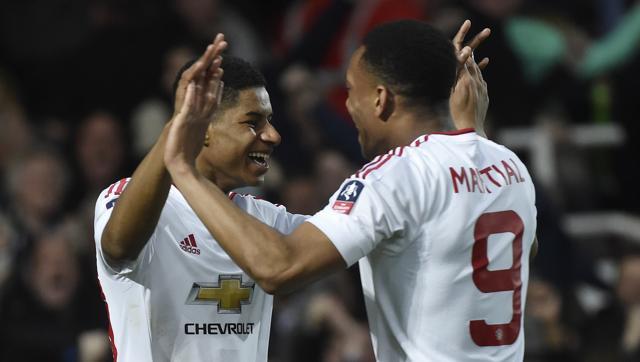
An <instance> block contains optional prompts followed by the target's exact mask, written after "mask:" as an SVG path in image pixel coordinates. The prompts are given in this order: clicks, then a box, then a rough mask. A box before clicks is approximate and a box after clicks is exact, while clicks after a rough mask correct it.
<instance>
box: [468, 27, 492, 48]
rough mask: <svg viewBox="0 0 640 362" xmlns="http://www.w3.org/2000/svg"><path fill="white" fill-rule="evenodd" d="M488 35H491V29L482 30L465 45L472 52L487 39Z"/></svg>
mask: <svg viewBox="0 0 640 362" xmlns="http://www.w3.org/2000/svg"><path fill="white" fill-rule="evenodd" d="M489 35H491V29H489V28H484V29H483V30H482V31H481V32H479V33H478V34H476V36H474V37H473V39H471V41H470V42H469V43H468V44H467V45H468V46H470V47H471V51H474V50H476V49H477V48H478V46H480V44H482V42H483V41H485V40H486V39H487V38H488V37H489Z"/></svg>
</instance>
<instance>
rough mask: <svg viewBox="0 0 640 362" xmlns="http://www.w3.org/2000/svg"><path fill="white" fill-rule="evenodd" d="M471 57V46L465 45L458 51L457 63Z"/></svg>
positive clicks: (464, 61) (461, 62)
mask: <svg viewBox="0 0 640 362" xmlns="http://www.w3.org/2000/svg"><path fill="white" fill-rule="evenodd" d="M469 57H471V48H470V47H468V46H465V47H464V48H462V50H460V51H459V52H458V64H465V63H466V62H467V61H468V60H469V59H470V58H469Z"/></svg>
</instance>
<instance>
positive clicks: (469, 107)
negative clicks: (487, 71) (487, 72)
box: [449, 20, 491, 136]
mask: <svg viewBox="0 0 640 362" xmlns="http://www.w3.org/2000/svg"><path fill="white" fill-rule="evenodd" d="M470 28H471V21H469V20H465V21H464V23H462V25H461V26H460V29H459V30H458V33H457V34H456V35H455V37H454V38H453V40H452V42H453V45H454V48H455V50H456V56H457V59H458V69H457V76H456V84H455V85H454V88H453V89H452V92H451V97H450V98H449V107H450V109H451V116H452V118H453V123H454V125H455V126H456V128H457V129H462V128H475V129H476V131H477V132H478V134H481V135H483V136H484V119H485V116H486V114H487V109H488V107H489V97H488V93H487V83H486V82H485V81H484V79H483V78H482V70H483V69H484V68H486V66H487V65H488V64H489V58H484V59H482V61H480V63H477V64H476V62H475V59H474V57H473V51H474V50H475V49H477V48H478V46H480V44H482V42H483V41H485V40H486V39H487V38H488V37H489V35H491V30H490V29H489V28H485V29H483V30H482V31H481V32H479V33H478V34H476V36H474V37H473V39H472V40H471V41H470V42H468V43H467V44H466V45H464V39H465V37H466V35H467V32H468V31H469V29H470Z"/></svg>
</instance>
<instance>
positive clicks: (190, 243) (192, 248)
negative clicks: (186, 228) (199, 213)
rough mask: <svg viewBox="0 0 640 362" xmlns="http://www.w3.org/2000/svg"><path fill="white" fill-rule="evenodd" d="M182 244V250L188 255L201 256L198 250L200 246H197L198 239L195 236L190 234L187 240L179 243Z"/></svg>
mask: <svg viewBox="0 0 640 362" xmlns="http://www.w3.org/2000/svg"><path fill="white" fill-rule="evenodd" d="M178 244H180V249H182V250H183V251H185V252H187V253H191V254H195V255H200V249H198V244H196V238H195V237H194V236H193V234H189V236H187V237H186V238H184V239H182V240H180V241H179V242H178Z"/></svg>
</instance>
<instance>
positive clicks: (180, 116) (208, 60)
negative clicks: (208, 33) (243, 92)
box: [164, 34, 227, 173]
mask: <svg viewBox="0 0 640 362" xmlns="http://www.w3.org/2000/svg"><path fill="white" fill-rule="evenodd" d="M226 46H227V42H226V41H225V40H224V35H223V34H218V35H217V36H216V38H215V40H214V41H213V43H212V44H210V45H209V46H208V47H207V50H206V51H205V52H204V54H202V56H201V57H200V58H199V59H198V60H197V61H196V62H195V63H193V65H192V66H191V67H189V68H188V69H187V70H185V71H184V73H183V74H182V76H181V77H180V81H179V83H178V89H177V90H176V102H175V111H174V116H173V117H172V119H171V124H170V126H169V133H168V135H167V142H166V145H165V150H164V162H165V165H166V167H167V169H168V170H169V172H170V173H172V171H184V170H186V169H187V168H191V169H194V168H195V159H196V157H197V156H198V154H199V153H200V150H201V149H202V145H203V142H204V137H205V133H206V131H207V127H208V126H209V123H210V122H211V118H212V116H213V113H214V112H215V110H216V109H217V107H218V105H219V103H220V99H221V98H222V89H223V86H224V84H223V82H222V74H223V69H222V67H221V64H222V56H221V54H222V52H223V51H224V49H225V48H226Z"/></svg>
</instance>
